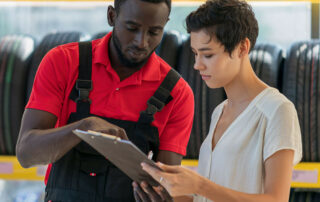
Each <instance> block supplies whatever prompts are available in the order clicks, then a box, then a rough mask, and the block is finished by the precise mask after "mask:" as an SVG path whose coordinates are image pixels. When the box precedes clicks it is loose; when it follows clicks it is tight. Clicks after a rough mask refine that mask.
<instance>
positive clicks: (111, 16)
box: [107, 6, 117, 27]
mask: <svg viewBox="0 0 320 202" xmlns="http://www.w3.org/2000/svg"><path fill="white" fill-rule="evenodd" d="M107 15H108V24H109V25H110V27H113V26H114V23H115V19H116V17H117V13H116V10H115V9H114V8H113V6H109V7H108V14H107Z"/></svg>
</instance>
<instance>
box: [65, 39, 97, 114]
mask: <svg viewBox="0 0 320 202" xmlns="http://www.w3.org/2000/svg"><path fill="white" fill-rule="evenodd" d="M91 71H92V44H91V42H90V41H89V42H79V75H78V79H77V81H76V83H75V86H74V88H73V90H72V92H71V94H70V98H71V99H72V100H74V101H75V102H76V103H77V113H79V114H81V115H82V116H88V115H89V114H90V104H91V100H90V99H89V93H90V91H91V90H92V81H91Z"/></svg>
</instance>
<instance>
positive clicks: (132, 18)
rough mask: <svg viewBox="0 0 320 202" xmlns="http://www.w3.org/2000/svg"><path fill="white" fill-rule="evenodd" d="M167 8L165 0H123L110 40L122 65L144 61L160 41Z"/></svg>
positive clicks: (133, 65) (135, 64)
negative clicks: (149, 0)
mask: <svg viewBox="0 0 320 202" xmlns="http://www.w3.org/2000/svg"><path fill="white" fill-rule="evenodd" d="M168 15H169V8H168V6H167V5H166V3H165V2H162V3H149V2H144V1H141V0H126V1H125V2H124V3H123V4H122V5H121V7H120V11H119V12H118V13H117V16H116V18H115V21H114V28H113V35H112V40H113V42H114V44H115V48H116V51H117V54H118V56H119V58H120V59H121V61H122V62H123V64H124V65H126V66H127V67H136V66H139V65H141V64H144V63H145V62H146V61H147V60H148V58H149V56H150V55H151V54H152V52H153V51H154V50H155V49H156V47H157V46H158V45H159V43H160V41H161V39H162V36H163V29H164V26H165V24H166V23H167V21H168Z"/></svg>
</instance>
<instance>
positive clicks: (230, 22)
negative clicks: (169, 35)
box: [186, 0, 259, 56]
mask: <svg viewBox="0 0 320 202" xmlns="http://www.w3.org/2000/svg"><path fill="white" fill-rule="evenodd" d="M186 24H187V31H188V33H190V32H197V31H200V30H202V29H204V30H205V31H206V32H207V33H208V34H209V35H210V37H211V39H212V37H214V36H215V37H216V39H217V40H218V41H219V42H220V43H221V44H222V45H224V47H225V51H226V52H228V53H229V54H230V56H231V53H232V51H233V50H234V49H235V47H236V46H237V45H238V44H239V43H240V42H241V41H243V40H244V39H245V38H248V39H249V40H250V43H251V47H250V51H251V50H252V48H253V47H254V45H255V43H256V39H257V36H258V32H259V27H258V22H257V19H256V18H255V15H254V12H253V11H252V7H251V6H250V5H249V4H248V3H246V2H245V1H240V0H208V1H207V2H206V3H204V4H203V5H201V6H200V7H199V8H198V9H197V10H196V11H194V12H192V13H190V14H189V15H188V17H187V19H186Z"/></svg>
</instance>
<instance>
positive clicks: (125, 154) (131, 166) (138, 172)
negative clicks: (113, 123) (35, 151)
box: [73, 129, 160, 186]
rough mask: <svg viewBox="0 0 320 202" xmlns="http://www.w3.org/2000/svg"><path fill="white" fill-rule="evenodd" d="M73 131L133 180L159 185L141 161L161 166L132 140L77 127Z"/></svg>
mask: <svg viewBox="0 0 320 202" xmlns="http://www.w3.org/2000/svg"><path fill="white" fill-rule="evenodd" d="M73 133H74V134H76V135H77V136H78V137H79V138H81V139H82V140H83V141H85V142H86V143H88V144H89V145H90V146H91V147H93V148H94V149H95V150H97V151H98V152H99V153H100V154H101V155H103V156H104V157H106V158H107V159H108V160H109V161H111V162H112V163H113V164H114V165H115V166H117V167H118V168H119V169H120V170H121V171H122V172H124V173H125V174H126V175H128V176H129V177H130V178H131V179H132V180H134V181H136V182H139V183H140V182H142V181H146V182H148V183H149V184H150V185H151V186H159V183H158V182H157V181H156V180H154V179H153V178H152V177H151V176H150V175H149V174H148V173H147V172H145V171H144V170H143V169H142V167H141V163H142V162H145V163H148V164H149V165H151V166H154V167H156V168H158V169H160V168H159V167H158V166H157V165H156V164H155V162H154V161H152V160H151V159H148V157H147V155H145V154H144V153H143V152H142V151H141V150H140V149H139V148H138V147H137V146H135V145H134V144H133V143H132V142H131V141H129V140H122V139H121V138H119V137H116V136H112V135H108V134H104V133H100V132H95V131H83V130H79V129H76V130H73Z"/></svg>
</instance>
